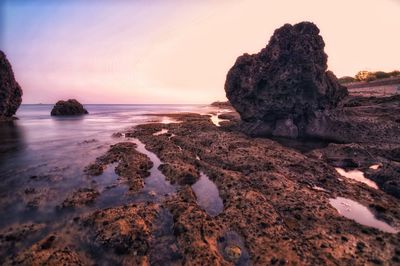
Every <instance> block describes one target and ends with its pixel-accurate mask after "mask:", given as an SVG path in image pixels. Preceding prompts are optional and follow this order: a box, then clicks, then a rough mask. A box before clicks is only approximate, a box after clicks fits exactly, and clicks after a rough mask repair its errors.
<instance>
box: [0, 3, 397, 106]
mask: <svg viewBox="0 0 400 266" xmlns="http://www.w3.org/2000/svg"><path fill="white" fill-rule="evenodd" d="M399 14H400V0H332V1H331V0H329V1H321V0H303V1H298V0H291V1H289V0H283V1H282V0H281V1H276V0H273V1H272V0H271V1H268V0H254V1H253V0H244V1H239V0H229V1H228V0H225V1H224V0H221V1H211V0H210V1H207V0H205V1H203V0H201V1H200V0H198V1H197V0H193V1H173V0H155V1H145V0H143V1H139V0H138V1H128V0H125V1H122V0H121V1H118V0H117V1H105V0H98V1H89V0H86V1H85V0H79V1H78V0H75V1H74V0H69V1H40V0H36V1H34V0H31V1H29V0H26V1H22V0H3V1H1V3H0V23H1V24H0V49H1V50H3V51H4V52H5V53H6V55H7V57H8V59H9V60H10V62H11V64H12V66H13V69H14V73H15V76H16V78H17V80H18V82H19V83H20V84H21V86H22V88H23V90H24V97H23V103H39V102H40V103H54V102H55V101H57V100H59V99H65V98H77V99H78V100H80V101H82V102H83V103H209V102H212V101H214V100H224V99H225V92H224V82H225V77H226V73H227V71H228V70H229V68H230V67H231V66H232V65H233V63H234V62H235V60H236V58H237V57H238V56H239V55H241V54H243V53H245V52H248V53H255V52H258V51H259V50H261V49H262V48H263V47H265V45H266V44H267V43H268V40H269V38H270V36H271V35H272V33H273V31H274V29H276V28H278V27H280V26H282V25H283V24H285V23H292V24H293V23H297V22H300V21H304V20H307V21H312V22H314V23H316V24H317V25H318V27H319V28H320V29H321V34H322V36H323V38H324V40H325V43H326V50H325V51H326V52H327V54H328V56H329V59H328V64H329V69H331V70H333V71H334V72H335V74H336V75H337V76H339V77H340V76H343V75H351V76H353V75H354V74H355V73H356V72H357V71H359V70H363V69H366V70H384V71H391V70H394V69H399V68H400V50H399V49H400V34H399V33H400V32H399V29H400V16H399Z"/></svg>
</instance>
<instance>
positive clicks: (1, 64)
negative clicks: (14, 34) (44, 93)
mask: <svg viewBox="0 0 400 266" xmlns="http://www.w3.org/2000/svg"><path fill="white" fill-rule="evenodd" d="M21 97H22V89H21V87H20V86H19V84H18V83H17V81H16V80H15V77H14V73H13V71H12V68H11V64H10V62H9V61H8V60H7V58H6V55H5V54H4V52H3V51H0V120H4V119H7V118H10V117H12V116H13V115H15V113H16V112H17V109H18V107H19V106H20V105H21V102H22V98H21Z"/></svg>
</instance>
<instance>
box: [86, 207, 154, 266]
mask: <svg viewBox="0 0 400 266" xmlns="http://www.w3.org/2000/svg"><path fill="white" fill-rule="evenodd" d="M159 211H160V206H159V205H156V204H144V203H141V204H131V205H126V206H122V207H115V208H109V209H105V210H101V211H96V212H94V213H93V214H91V215H89V216H87V217H84V218H83V219H82V223H83V225H84V226H86V227H88V228H89V229H90V231H91V233H89V235H91V236H92V237H93V238H91V237H90V236H89V238H90V239H89V240H90V241H91V242H94V243H96V244H98V245H100V246H102V247H104V248H106V250H111V251H113V252H114V253H115V254H120V255H129V256H130V258H131V260H132V261H131V262H130V264H131V263H132V264H134V265H142V263H145V262H147V261H148V254H149V251H150V241H151V239H152V232H153V230H154V228H153V223H154V222H155V219H156V217H157V214H158V212H159ZM127 262H128V261H127Z"/></svg>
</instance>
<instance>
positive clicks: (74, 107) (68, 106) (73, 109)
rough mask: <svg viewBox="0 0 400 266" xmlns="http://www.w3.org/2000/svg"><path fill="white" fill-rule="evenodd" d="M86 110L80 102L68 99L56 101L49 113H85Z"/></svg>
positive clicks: (54, 114) (56, 114) (55, 114)
mask: <svg viewBox="0 0 400 266" xmlns="http://www.w3.org/2000/svg"><path fill="white" fill-rule="evenodd" d="M85 114H88V111H87V110H86V109H85V108H83V106H82V104H81V103H80V102H78V101H77V100H75V99H69V100H68V101H58V102H57V103H56V105H54V107H53V110H51V115H53V116H60V115H85Z"/></svg>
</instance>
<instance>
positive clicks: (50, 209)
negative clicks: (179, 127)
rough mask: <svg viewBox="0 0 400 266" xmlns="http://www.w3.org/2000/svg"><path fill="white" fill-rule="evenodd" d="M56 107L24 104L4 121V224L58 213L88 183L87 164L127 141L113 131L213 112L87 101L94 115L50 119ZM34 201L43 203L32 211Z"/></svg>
mask: <svg viewBox="0 0 400 266" xmlns="http://www.w3.org/2000/svg"><path fill="white" fill-rule="evenodd" d="M51 108H52V105H22V106H21V107H20V109H19V110H18V113H17V117H18V118H19V120H16V121H13V122H9V123H2V124H0V199H1V200H0V217H2V219H0V228H2V227H4V226H8V225H10V224H13V223H16V222H26V221H31V220H34V221H43V220H45V219H46V217H47V215H52V216H54V209H55V207H56V206H59V204H60V203H61V202H62V201H63V200H64V199H65V197H66V196H67V195H68V194H69V193H71V191H74V190H75V189H76V188H78V187H81V186H82V185H84V183H85V182H89V181H88V180H87V177H86V176H85V175H84V173H83V170H84V168H85V167H86V166H87V165H88V164H89V163H91V162H93V161H94V160H95V159H96V157H98V156H101V155H102V154H104V153H105V152H106V151H107V149H108V147H109V146H110V145H111V144H113V143H116V142H119V141H123V140H121V139H118V138H113V137H112V134H113V133H115V132H118V131H122V130H124V129H126V128H130V127H133V126H135V125H137V124H141V123H146V122H148V121H160V120H163V117H158V116H151V114H152V113H175V112H196V113H202V114H205V113H208V112H210V111H212V110H213V109H212V108H210V107H209V106H207V105H86V106H85V108H86V109H87V110H88V111H89V113H90V114H89V115H86V116H79V117H51V116H50V111H51ZM32 191H36V192H37V191H40V192H41V193H32ZM43 192H44V193H43ZM35 202H40V203H41V204H39V206H40V207H39V208H32V209H30V208H29V206H30V205H33V206H34V205H35ZM43 202H44V203H45V204H44V205H43ZM27 206H28V207H27ZM49 217H50V216H49ZM49 219H50V218H49Z"/></svg>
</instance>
